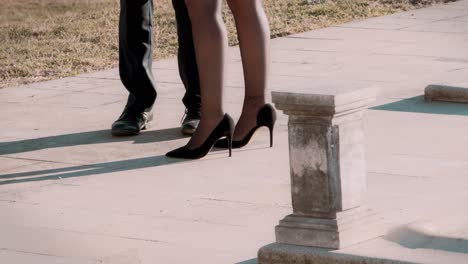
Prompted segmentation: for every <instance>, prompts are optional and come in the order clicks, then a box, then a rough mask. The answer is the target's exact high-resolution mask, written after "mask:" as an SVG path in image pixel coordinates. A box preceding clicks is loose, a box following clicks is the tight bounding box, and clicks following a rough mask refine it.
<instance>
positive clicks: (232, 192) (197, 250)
mask: <svg viewBox="0 0 468 264" xmlns="http://www.w3.org/2000/svg"><path fill="white" fill-rule="evenodd" d="M467 16H468V1H467V0H463V1H457V2H453V3H448V4H445V5H436V6H433V7H430V8H425V9H420V10H414V11H408V12H403V13H399V14H394V15H390V16H385V17H379V18H373V19H368V20H364V21H358V22H353V23H348V24H344V25H338V26H334V27H329V28H325V29H320V30H315V31H311V32H304V33H300V34H296V35H292V36H288V37H285V38H278V39H274V40H272V68H271V76H270V80H269V87H268V92H270V91H272V90H283V91H292V90H294V89H297V88H301V87H302V88H303V87H309V88H310V89H315V90H316V91H319V89H323V87H324V86H323V84H328V85H330V87H340V88H341V87H342V88H343V89H349V88H350V87H351V86H352V85H358V86H359V85H364V86H378V87H379V94H378V96H377V101H376V102H375V103H374V104H373V105H372V107H371V108H370V109H369V110H368V111H366V115H365V118H364V128H365V134H366V152H367V172H368V192H367V201H368V207H369V208H371V209H372V210H374V211H376V212H378V213H379V215H380V216H381V223H382V224H384V225H386V226H388V228H389V230H391V232H389V233H388V234H386V235H385V236H382V237H379V238H376V239H373V240H369V241H365V242H363V243H360V244H357V245H353V246H350V247H346V248H344V249H340V250H336V251H327V252H326V254H331V255H334V254H341V255H346V256H351V258H352V259H355V260H358V261H362V260H363V259H373V260H375V259H377V260H387V261H393V263H397V261H400V262H410V263H467V262H468V252H467V251H468V250H466V248H467V246H466V241H467V240H468V223H466V221H465V220H464V219H468V216H467V215H466V213H465V212H468V206H467V205H466V203H464V202H463V201H466V200H468V193H467V192H466V190H467V189H468V185H467V181H466V178H467V177H468V174H467V171H468V133H466V131H468V122H466V121H467V116H468V112H467V111H468V107H467V106H466V105H463V104H456V105H455V104H452V103H439V102H435V103H427V102H424V100H423V95H424V88H425V87H426V86H427V85H429V84H432V83H440V84H443V85H454V86H461V87H463V85H466V84H468V83H467V82H468V80H467V76H468V49H466V43H467V41H468V34H466V33H467V32H468V31H466V29H467V28H468V24H466V23H465V22H466V18H467ZM465 24H466V25H465ZM228 61H229V67H228V78H227V86H226V89H225V94H226V97H225V98H224V102H225V105H226V111H227V112H229V113H231V114H232V115H233V116H234V117H235V118H238V117H239V115H240V111H241V104H242V100H243V95H244V91H243V87H244V80H243V75H242V67H241V66H242V65H241V60H240V54H239V50H238V47H233V48H230V49H229V59H228ZM153 70H154V74H155V76H156V79H157V82H158V92H159V94H158V100H157V104H156V107H155V109H154V114H155V120H154V121H153V122H152V123H151V126H150V128H149V129H148V130H147V131H145V132H143V133H142V134H141V135H140V136H137V137H130V138H113V137H111V136H110V133H109V128H110V125H111V123H112V122H113V121H114V120H115V119H116V118H117V117H118V116H119V114H120V112H121V111H122V108H123V106H124V104H125V100H126V96H127V95H126V91H125V89H124V87H123V86H122V85H121V83H120V80H119V75H118V69H116V68H114V69H110V70H106V71H101V72H95V73H87V74H82V75H80V76H76V77H71V78H64V79H59V80H53V81H49V82H41V83H34V84H28V85H23V86H19V87H10V88H5V89H2V90H0V112H1V113H2V114H3V115H2V119H1V120H0V125H1V126H2V130H0V212H2V213H1V214H0V215H1V217H0V234H1V235H0V263H54V264H55V263H64V264H75V263H86V264H88V263H112V264H116V263H117V264H124V263H125V264H127V263H128V264H134V263H242V264H253V263H257V260H256V254H257V250H258V249H259V248H260V247H262V246H264V245H267V244H270V243H273V242H274V240H275V238H274V226H275V225H276V224H277V223H278V221H279V220H280V219H282V218H283V217H284V216H285V215H287V214H289V213H291V212H292V208H291V190H290V184H289V181H290V176H289V173H290V171H289V155H288V135H287V122H288V121H287V118H286V116H285V115H284V114H283V113H280V112H279V113H278V125H277V126H276V128H275V147H274V148H272V149H270V148H268V143H269V142H268V131H267V130H264V129H262V130H261V131H259V133H257V134H256V135H255V137H254V139H253V142H252V143H251V144H249V146H248V147H247V148H244V149H240V150H234V152H233V157H232V158H228V157H227V152H226V151H225V150H216V151H213V152H211V153H210V154H209V155H208V156H207V157H206V158H204V159H202V160H200V161H190V162H182V161H178V160H172V159H168V158H166V157H165V156H164V154H165V153H166V152H167V151H169V150H171V149H173V148H175V147H178V146H181V145H183V144H185V143H186V142H187V140H188V138H186V137H184V136H182V135H181V134H180V133H179V131H178V127H179V126H180V120H181V117H182V114H183V111H184V107H183V105H182V103H181V98H182V96H183V93H184V88H183V86H182V84H181V81H180V79H179V77H178V71H177V61H176V59H175V58H169V59H165V60H161V61H155V62H154V64H153ZM268 99H269V100H270V95H268ZM348 259H349V258H348ZM338 263H346V262H338ZM348 263H349V262H348ZM360 263H367V262H360ZM369 263H372V262H369ZM378 263H387V262H382V261H381V262H378ZM389 263H391V262H389Z"/></svg>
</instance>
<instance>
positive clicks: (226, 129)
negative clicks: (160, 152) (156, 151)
mask: <svg viewBox="0 0 468 264" xmlns="http://www.w3.org/2000/svg"><path fill="white" fill-rule="evenodd" d="M233 133H234V121H233V120H232V118H231V117H230V116H229V115H228V114H225V115H224V117H223V119H222V120H221V122H219V124H218V126H216V128H215V129H214V130H213V132H211V134H210V135H209V136H208V138H207V139H206V140H205V142H203V144H202V145H201V146H199V147H198V148H194V149H191V148H189V147H188V146H187V145H185V146H183V147H180V148H178V149H175V150H173V151H170V152H168V153H167V154H166V156H167V157H171V158H179V159H200V158H203V157H204V156H206V154H208V152H210V150H211V149H212V148H213V146H214V144H215V143H216V142H217V141H218V140H219V139H222V138H225V140H226V143H227V148H229V157H231V156H232V134H233Z"/></svg>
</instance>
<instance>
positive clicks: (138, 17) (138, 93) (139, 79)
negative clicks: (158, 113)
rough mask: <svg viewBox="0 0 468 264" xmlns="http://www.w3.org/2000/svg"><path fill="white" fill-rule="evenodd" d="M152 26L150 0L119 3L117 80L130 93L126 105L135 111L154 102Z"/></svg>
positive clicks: (123, 0)
mask: <svg viewBox="0 0 468 264" xmlns="http://www.w3.org/2000/svg"><path fill="white" fill-rule="evenodd" d="M152 23H153V1H152V0H121V1H120V21H119V69H120V79H121V80H122V83H123V85H124V86H125V88H127V90H128V91H129V92H130V95H129V99H128V103H127V106H131V107H132V108H134V109H135V110H136V111H143V110H145V109H147V110H148V108H150V107H152V105H153V104H154V102H155V100H156V85H155V81H154V77H153V74H152V71H151V65H152V57H151V55H152V48H153V32H152V27H153V25H152Z"/></svg>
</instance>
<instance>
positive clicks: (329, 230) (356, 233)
mask: <svg viewBox="0 0 468 264" xmlns="http://www.w3.org/2000/svg"><path fill="white" fill-rule="evenodd" d="M380 220H381V219H379V217H378V215H377V214H376V213H375V212H373V211H372V210H369V209H366V208H355V209H351V210H347V211H344V212H339V213H337V217H336V219H321V218H312V217H306V216H296V215H289V216H286V217H285V218H284V219H283V220H281V221H280V224H279V225H278V226H276V229H275V231H276V241H277V242H278V243H284V244H290V245H299V246H309V247H320V248H329V249H339V248H342V247H345V246H348V245H352V244H355V243H358V242H362V241H365V240H368V239H372V238H375V237H378V236H380V235H383V234H384V233H385V232H386V229H385V227H384V226H383V225H382V224H381V222H382V221H380Z"/></svg>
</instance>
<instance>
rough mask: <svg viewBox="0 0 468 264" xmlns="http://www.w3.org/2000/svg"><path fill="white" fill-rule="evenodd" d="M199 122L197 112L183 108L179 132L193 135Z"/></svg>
mask: <svg viewBox="0 0 468 264" xmlns="http://www.w3.org/2000/svg"><path fill="white" fill-rule="evenodd" d="M198 123H200V114H199V113H198V112H194V111H189V110H185V115H184V117H183V121H182V125H181V132H182V134H184V135H193V133H194V132H195V130H196V129H197V127H198Z"/></svg>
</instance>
